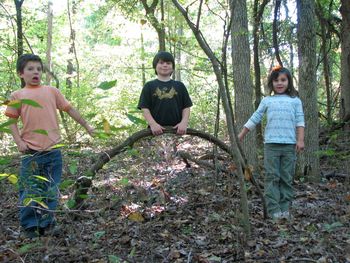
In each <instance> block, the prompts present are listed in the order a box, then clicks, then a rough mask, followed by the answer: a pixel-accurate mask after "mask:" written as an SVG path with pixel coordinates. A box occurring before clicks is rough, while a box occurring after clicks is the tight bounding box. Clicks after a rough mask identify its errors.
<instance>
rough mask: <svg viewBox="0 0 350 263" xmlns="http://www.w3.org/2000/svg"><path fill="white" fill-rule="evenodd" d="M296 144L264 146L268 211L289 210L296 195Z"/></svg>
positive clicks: (270, 144)
mask: <svg viewBox="0 0 350 263" xmlns="http://www.w3.org/2000/svg"><path fill="white" fill-rule="evenodd" d="M295 162H296V152H295V144H278V143H266V144H265V146H264V168H265V187H264V188H265V189H264V190H265V191H264V192H265V194H264V195H265V201H266V208H267V213H268V214H269V215H270V216H272V215H273V214H274V213H277V212H287V211H288V210H289V206H290V204H291V202H292V199H293V197H294V189H293V186H292V183H293V177H294V172H295Z"/></svg>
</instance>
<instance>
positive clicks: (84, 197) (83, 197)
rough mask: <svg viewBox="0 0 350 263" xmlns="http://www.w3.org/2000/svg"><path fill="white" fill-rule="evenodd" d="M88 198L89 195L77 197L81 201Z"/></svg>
mask: <svg viewBox="0 0 350 263" xmlns="http://www.w3.org/2000/svg"><path fill="white" fill-rule="evenodd" d="M88 197H89V195H85V194H83V195H79V198H81V199H86V198H88Z"/></svg>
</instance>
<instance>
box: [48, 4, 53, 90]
mask: <svg viewBox="0 0 350 263" xmlns="http://www.w3.org/2000/svg"><path fill="white" fill-rule="evenodd" d="M52 20H53V12H52V1H51V0H49V1H48V6H47V43H46V66H47V69H48V71H49V72H51V71H52V69H51V48H52ZM50 82H51V74H48V73H46V84H47V85H50Z"/></svg>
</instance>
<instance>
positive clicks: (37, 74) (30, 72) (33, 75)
mask: <svg viewBox="0 0 350 263" xmlns="http://www.w3.org/2000/svg"><path fill="white" fill-rule="evenodd" d="M42 73H43V69H42V67H41V64H40V62H38V61H28V63H27V64H26V65H25V67H24V69H23V72H20V73H19V74H18V75H19V77H20V78H22V79H23V80H24V82H25V83H26V85H32V86H37V85H40V81H41V74H42Z"/></svg>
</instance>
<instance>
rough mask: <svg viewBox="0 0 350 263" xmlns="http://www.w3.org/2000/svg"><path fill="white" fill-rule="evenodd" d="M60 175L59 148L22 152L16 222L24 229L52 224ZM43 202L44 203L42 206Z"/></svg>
mask: <svg viewBox="0 0 350 263" xmlns="http://www.w3.org/2000/svg"><path fill="white" fill-rule="evenodd" d="M61 176H62V155H61V151H60V150H52V151H48V152H36V153H34V154H31V155H24V156H22V160H21V169H20V177H19V201H20V204H19V205H20V223H21V226H22V227H23V228H25V229H28V228H30V227H42V228H45V227H47V226H49V225H54V224H55V218H54V213H53V212H52V210H55V209H56V207H57V204H58V196H59V189H58V186H59V183H60V181H61ZM44 206H47V208H48V209H46V208H45V207H44Z"/></svg>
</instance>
